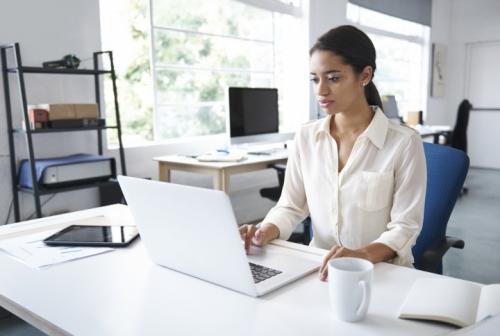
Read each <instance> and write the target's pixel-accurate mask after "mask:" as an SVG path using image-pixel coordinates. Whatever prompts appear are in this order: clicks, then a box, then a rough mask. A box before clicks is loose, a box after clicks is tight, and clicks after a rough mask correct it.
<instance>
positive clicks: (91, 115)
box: [74, 104, 99, 119]
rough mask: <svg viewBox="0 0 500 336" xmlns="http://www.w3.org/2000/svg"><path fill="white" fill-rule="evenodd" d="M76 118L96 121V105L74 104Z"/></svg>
mask: <svg viewBox="0 0 500 336" xmlns="http://www.w3.org/2000/svg"><path fill="white" fill-rule="evenodd" d="M74 106H75V114H76V117H77V118H86V119H97V118H99V110H98V108H97V104H74Z"/></svg>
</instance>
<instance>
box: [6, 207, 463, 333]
mask: <svg viewBox="0 0 500 336" xmlns="http://www.w3.org/2000/svg"><path fill="white" fill-rule="evenodd" d="M99 214H106V216H107V217H108V218H111V219H113V220H112V222H113V224H119V223H123V222H128V221H129V219H128V209H127V208H126V207H125V206H123V205H112V206H108V207H103V208H96V209H91V210H84V211H79V212H75V213H71V214H67V215H59V216H54V217H48V218H42V219H37V220H33V221H29V222H25V223H20V224H12V225H7V226H2V227H1V228H0V240H1V239H5V238H8V237H11V236H15V235H19V234H23V233H27V232H32V231H33V230H38V231H40V230H44V229H46V228H48V227H55V226H61V227H62V226H65V225H67V224H66V223H67V222H68V221H70V220H75V219H81V218H85V217H92V216H96V215H99ZM277 243H278V244H282V245H284V246H287V247H290V248H299V249H303V250H304V251H308V252H304V253H305V254H306V255H307V256H308V257H310V258H314V259H317V260H320V259H321V256H320V255H318V253H323V252H324V251H322V250H317V249H311V248H309V247H304V246H302V245H296V244H292V243H288V242H277ZM0 270H1V278H0V305H1V306H2V307H4V308H6V309H8V310H10V311H12V312H13V313H15V314H16V315H18V316H19V317H21V318H23V319H25V320H26V321H28V322H29V323H31V324H33V325H34V326H36V327H37V328H39V329H41V330H43V331H45V332H47V333H48V334H50V335H68V334H73V335H106V336H110V335H120V336H125V335H141V336H142V335H273V336H276V335H286V336H291V335H333V334H335V335H384V336H387V335H440V334H443V333H446V332H447V331H449V330H453V329H454V328H452V327H449V326H446V325H442V324H435V323H429V322H418V321H409V320H401V319H398V318H397V317H396V316H397V312H398V309H399V307H400V306H401V304H402V302H403V300H404V298H405V296H406V294H407V292H408V290H409V289H410V287H411V285H412V283H413V281H414V280H415V279H417V278H419V277H437V276H438V275H434V274H430V273H425V272H421V271H417V270H413V269H408V268H403V267H398V266H393V265H390V264H385V263H382V264H378V265H376V267H375V274H374V286H373V296H372V302H371V305H370V309H369V310H368V316H367V318H366V319H365V320H364V321H362V322H359V323H346V322H339V321H337V320H336V319H335V318H334V316H333V315H332V312H331V309H330V306H329V298H328V285H327V283H324V282H320V281H319V280H318V278H317V275H316V274H312V275H310V276H308V277H306V278H304V279H301V280H299V281H297V282H295V283H292V284H290V285H288V286H286V287H283V288H281V289H279V290H277V291H275V292H272V293H270V294H268V295H266V296H264V297H262V298H259V299H256V298H251V297H248V296H245V295H243V294H239V293H236V292H233V291H230V290H227V289H224V288H221V287H218V286H216V285H212V284H209V283H206V282H204V281H201V280H197V279H195V278H192V277H189V276H186V275H183V274H180V273H177V272H174V271H171V270H168V269H166V268H163V267H160V266H157V265H155V264H153V263H152V262H151V261H150V260H149V259H148V257H147V254H146V251H145V250H144V247H143V246H142V243H141V242H140V241H138V242H136V243H134V245H132V246H131V247H129V248H127V249H122V250H117V251H114V252H110V253H106V254H102V255H98V256H95V257H91V258H86V259H81V260H76V261H72V262H68V263H65V264H60V265H55V266H51V267H49V268H45V269H32V268H29V267H27V266H25V265H24V264H22V263H20V262H18V261H16V260H14V259H12V258H10V257H9V256H7V255H6V254H4V253H0Z"/></svg>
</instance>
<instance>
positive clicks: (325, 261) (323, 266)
mask: <svg viewBox="0 0 500 336" xmlns="http://www.w3.org/2000/svg"><path fill="white" fill-rule="evenodd" d="M338 248H339V247H338V246H334V247H332V248H331V250H330V251H329V252H328V253H327V254H326V255H325V257H324V258H323V263H322V264H321V267H320V269H319V273H320V274H323V273H324V272H325V270H326V271H327V270H328V261H329V260H330V259H331V258H332V256H333V255H334V254H335V253H336V252H337V250H338Z"/></svg>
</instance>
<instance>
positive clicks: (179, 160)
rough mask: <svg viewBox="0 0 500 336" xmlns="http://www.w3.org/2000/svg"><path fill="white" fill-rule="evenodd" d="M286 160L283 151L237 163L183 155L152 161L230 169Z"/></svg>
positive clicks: (252, 156) (252, 157)
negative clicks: (203, 160) (207, 160)
mask: <svg viewBox="0 0 500 336" xmlns="http://www.w3.org/2000/svg"><path fill="white" fill-rule="evenodd" d="M287 158H288V152H287V151H286V150H285V149H284V150H281V151H278V152H276V153H273V154H269V155H247V158H246V159H244V160H241V161H237V162H201V161H198V160H196V159H195V158H192V157H189V156H183V155H165V156H157V157H154V158H153V160H155V161H158V162H160V163H170V164H178V165H186V166H197V167H206V168H215V169H222V168H230V167H241V166H246V165H252V164H255V163H272V162H276V161H277V160H284V159H287Z"/></svg>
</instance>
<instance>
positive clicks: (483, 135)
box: [465, 41, 500, 169]
mask: <svg viewBox="0 0 500 336" xmlns="http://www.w3.org/2000/svg"><path fill="white" fill-rule="evenodd" d="M465 97H467V98H468V99H469V100H470V102H471V103H472V105H473V106H474V109H473V110H472V111H471V114H470V117H469V127H468V130H467V140H468V147H469V148H468V152H469V153H468V154H469V157H470V163H471V166H472V167H481V168H493V169H500V155H499V154H498V148H500V41H492V42H479V43H470V44H467V50H466V80H465ZM477 109H479V110H477ZM480 109H491V110H488V111H481V110H480Z"/></svg>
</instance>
